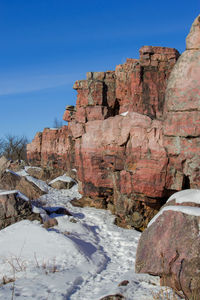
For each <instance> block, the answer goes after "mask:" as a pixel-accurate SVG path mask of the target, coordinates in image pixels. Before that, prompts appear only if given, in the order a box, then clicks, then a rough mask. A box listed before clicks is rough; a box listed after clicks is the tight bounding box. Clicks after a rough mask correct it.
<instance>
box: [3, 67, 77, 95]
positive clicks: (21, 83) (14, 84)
mask: <svg viewBox="0 0 200 300" xmlns="http://www.w3.org/2000/svg"><path fill="white" fill-rule="evenodd" d="M79 76H80V75H78V74H40V75H36V74H33V75H31V74H28V73H27V74H26V73H25V74H18V73H16V74H6V75H5V74H4V75H2V74H0V96H3V95H11V94H20V93H28V92H33V91H40V90H43V89H48V88H54V87H58V86H63V85H67V84H73V82H74V81H75V80H76V79H77V78H78V77H79Z"/></svg>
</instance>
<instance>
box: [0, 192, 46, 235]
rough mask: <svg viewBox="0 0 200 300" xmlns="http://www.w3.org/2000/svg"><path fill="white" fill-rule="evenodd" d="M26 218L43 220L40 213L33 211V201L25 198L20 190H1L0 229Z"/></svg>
mask: <svg viewBox="0 0 200 300" xmlns="http://www.w3.org/2000/svg"><path fill="white" fill-rule="evenodd" d="M24 219H28V220H39V221H42V218H41V217H40V215H39V214H36V213H33V212H32V205H31V203H30V202H29V201H26V200H24V199H23V196H22V195H21V194H20V193H19V192H18V191H16V190H15V191H10V192H9V191H4V192H2V191H1V192H0V229H3V228H5V227H6V226H9V225H11V224H13V223H15V222H18V221H21V220H24Z"/></svg>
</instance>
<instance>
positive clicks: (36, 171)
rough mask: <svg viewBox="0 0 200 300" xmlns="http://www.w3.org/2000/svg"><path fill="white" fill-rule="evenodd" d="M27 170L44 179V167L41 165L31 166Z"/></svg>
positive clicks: (32, 174) (30, 173)
mask: <svg viewBox="0 0 200 300" xmlns="http://www.w3.org/2000/svg"><path fill="white" fill-rule="evenodd" d="M26 172H27V173H28V174H29V175H30V176H32V177H35V178H37V179H42V176H43V169H42V168H40V167H30V168H28V169H27V170H26Z"/></svg>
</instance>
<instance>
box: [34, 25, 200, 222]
mask: <svg viewBox="0 0 200 300" xmlns="http://www.w3.org/2000/svg"><path fill="white" fill-rule="evenodd" d="M197 21H198V20H197ZM197 27H198V26H197ZM198 28H199V27H198ZM193 32H195V35H196V36H197V39H198V37H199V35H198V34H196V30H195V29H193ZM187 43H188V46H187V48H188V47H189V48H188V50H187V51H186V52H184V54H183V55H182V56H181V57H180V58H179V60H178V63H177V64H176V61H177V59H178V57H179V53H178V51H177V50H175V49H173V48H165V47H151V46H144V47H142V48H141V49H140V59H138V60H136V59H127V61H126V63H125V64H122V65H119V66H117V67H116V70H115V71H108V72H89V73H87V79H86V80H81V81H76V82H75V84H74V89H75V90H77V93H78V94H77V105H76V107H73V106H68V107H67V108H66V111H65V113H64V116H63V119H64V120H65V121H67V122H68V126H67V127H63V128H62V129H58V130H51V129H45V130H44V132H43V133H38V134H37V135H36V137H35V139H34V140H33V141H32V143H31V144H29V145H28V159H29V161H30V162H31V163H32V164H37V165H40V164H42V165H43V166H44V165H48V164H49V162H50V163H51V164H52V163H53V164H54V165H56V166H58V167H61V168H64V169H66V170H69V169H70V168H73V167H75V168H76V169H77V180H78V182H79V189H80V192H81V193H82V195H83V199H82V204H84V203H85V204H89V205H94V206H97V207H104V208H109V209H110V210H111V211H112V212H114V213H115V214H116V215H117V216H118V218H117V220H118V221H117V222H118V224H121V225H122V226H123V224H128V225H129V226H134V227H136V228H142V227H144V226H145V225H146V223H147V222H148V221H149V219H151V218H152V216H153V215H154V214H155V212H156V210H157V209H159V208H160V206H161V205H162V204H163V203H164V202H165V201H166V198H167V197H168V196H169V195H170V194H171V193H172V192H174V191H178V190H180V189H182V188H184V187H188V186H190V185H192V186H193V187H198V186H200V177H199V156H198V152H199V144H200V142H199V136H200V132H199V128H200V126H199V125H200V124H199V99H200V89H199V86H200V82H199V80H200V69H199V68H200V67H199V56H198V55H199V50H198V47H197V45H196V44H197V41H196V39H195V38H193V37H192V34H191V35H190V37H189V38H188V41H187ZM193 45H195V48H193ZM175 64H176V65H175ZM174 65H175V68H174V71H173V72H172V73H171V71H172V68H173V67H174ZM170 73H171V75H170ZM169 76H170V80H169V82H168V88H167V93H166V86H167V81H168V78H169ZM165 93H166V96H165ZM163 129H164V132H163Z"/></svg>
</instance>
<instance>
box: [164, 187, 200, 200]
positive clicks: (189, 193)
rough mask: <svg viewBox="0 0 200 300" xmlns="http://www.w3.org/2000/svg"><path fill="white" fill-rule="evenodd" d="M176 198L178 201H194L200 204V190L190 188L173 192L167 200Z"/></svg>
mask: <svg viewBox="0 0 200 300" xmlns="http://www.w3.org/2000/svg"><path fill="white" fill-rule="evenodd" d="M173 199H175V201H176V203H184V202H193V203H197V204H200V190H199V189H188V190H183V191H180V192H177V193H175V194H173V195H172V196H171V197H169V199H168V200H167V202H169V201H171V200H173Z"/></svg>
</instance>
